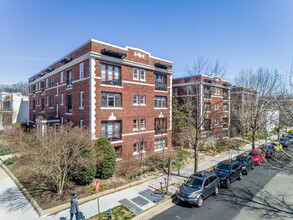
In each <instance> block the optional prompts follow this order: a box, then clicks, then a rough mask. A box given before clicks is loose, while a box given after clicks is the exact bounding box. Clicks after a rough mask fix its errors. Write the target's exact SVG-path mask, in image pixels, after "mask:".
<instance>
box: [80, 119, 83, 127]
mask: <svg viewBox="0 0 293 220" xmlns="http://www.w3.org/2000/svg"><path fill="white" fill-rule="evenodd" d="M79 127H80V128H83V120H80V121H79Z"/></svg>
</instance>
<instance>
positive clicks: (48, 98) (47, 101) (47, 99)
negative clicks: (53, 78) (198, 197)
mask: <svg viewBox="0 0 293 220" xmlns="http://www.w3.org/2000/svg"><path fill="white" fill-rule="evenodd" d="M48 105H49V97H48V96H47V104H46V106H48Z"/></svg>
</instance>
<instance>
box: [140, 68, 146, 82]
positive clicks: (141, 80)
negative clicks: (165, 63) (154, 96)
mask: <svg viewBox="0 0 293 220" xmlns="http://www.w3.org/2000/svg"><path fill="white" fill-rule="evenodd" d="M141 71H144V79H141ZM140 81H143V82H145V81H146V71H145V70H140Z"/></svg>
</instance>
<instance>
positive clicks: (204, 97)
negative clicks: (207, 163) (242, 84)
mask: <svg viewBox="0 0 293 220" xmlns="http://www.w3.org/2000/svg"><path fill="white" fill-rule="evenodd" d="M173 94H174V95H175V96H177V97H178V101H179V103H180V104H181V103H184V102H188V101H191V100H193V103H196V104H195V106H194V110H195V111H196V112H197V113H196V115H198V117H199V118H201V121H205V122H204V123H203V125H202V128H201V130H202V132H203V133H206V134H208V135H211V134H212V135H214V137H215V138H226V137H229V136H230V83H229V82H228V81H224V80H222V79H221V78H220V77H216V76H214V77H209V76H205V75H199V76H194V77H183V78H177V79H173ZM194 100H195V101H194ZM196 105H198V107H197V106H196Z"/></svg>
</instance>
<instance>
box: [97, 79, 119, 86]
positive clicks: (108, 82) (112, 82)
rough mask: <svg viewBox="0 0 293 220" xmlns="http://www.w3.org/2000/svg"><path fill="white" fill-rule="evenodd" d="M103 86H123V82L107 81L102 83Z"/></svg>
mask: <svg viewBox="0 0 293 220" xmlns="http://www.w3.org/2000/svg"><path fill="white" fill-rule="evenodd" d="M102 83H103V84H107V85H114V86H121V85H122V84H121V80H117V79H116V80H106V81H102Z"/></svg>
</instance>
